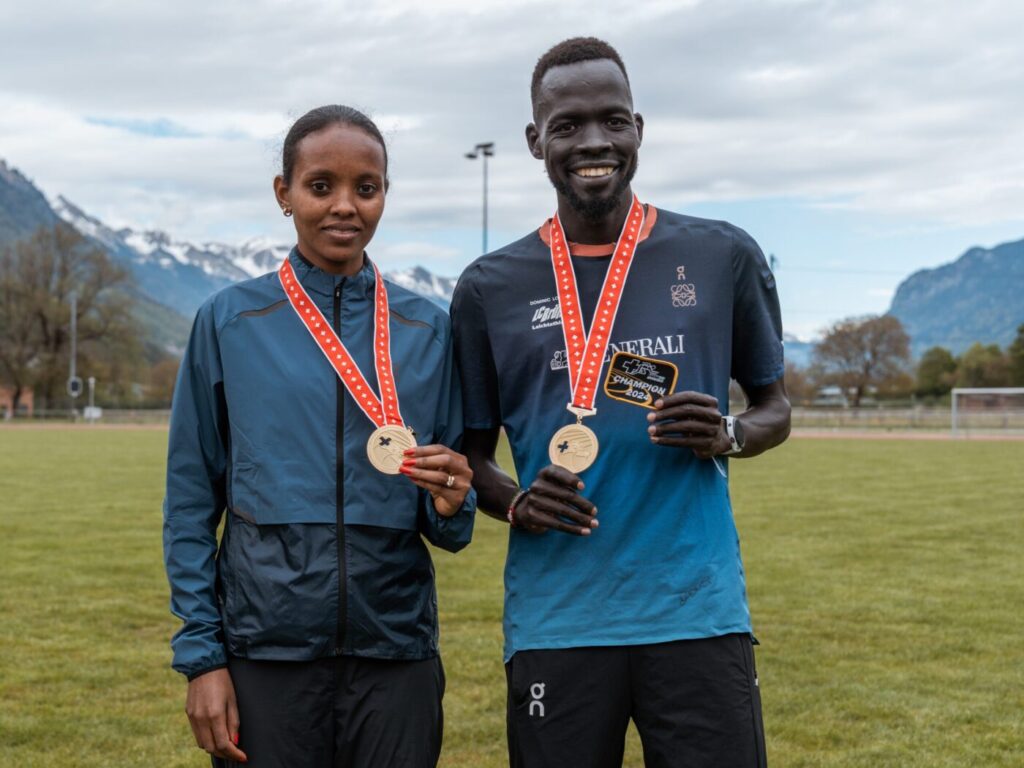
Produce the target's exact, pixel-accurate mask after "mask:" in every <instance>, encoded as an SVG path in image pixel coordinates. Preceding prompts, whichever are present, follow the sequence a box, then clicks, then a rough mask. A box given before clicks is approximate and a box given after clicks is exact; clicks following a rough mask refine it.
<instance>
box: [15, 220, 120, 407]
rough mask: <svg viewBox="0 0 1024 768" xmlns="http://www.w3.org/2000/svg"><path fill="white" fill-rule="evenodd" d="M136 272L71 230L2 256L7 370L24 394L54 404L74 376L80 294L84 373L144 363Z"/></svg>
mask: <svg viewBox="0 0 1024 768" xmlns="http://www.w3.org/2000/svg"><path fill="white" fill-rule="evenodd" d="M129 285H130V281H129V276H128V273H127V272H126V271H125V270H123V269H122V268H121V267H119V266H117V265H116V264H114V262H113V261H111V259H110V257H109V256H108V255H107V254H106V253H105V252H104V251H102V250H100V249H99V248H97V247H95V246H94V245H92V244H91V243H89V242H88V241H87V240H86V239H85V238H83V237H82V236H81V235H79V234H78V233H77V232H75V231H74V230H73V229H71V228H70V227H68V226H65V225H63V224H60V225H58V226H56V227H53V228H49V227H43V228H40V229H39V230H37V231H36V232H35V234H33V235H32V236H30V237H29V238H27V239H25V240H21V241H18V242H17V243H15V244H14V245H13V246H9V247H8V248H7V249H6V250H5V251H4V252H3V253H2V254H0V299H2V305H0V365H2V373H3V375H4V376H5V377H7V378H9V379H10V380H11V381H12V383H13V385H14V388H15V392H16V395H18V396H20V394H21V391H22V390H23V389H24V388H25V387H26V386H32V387H34V388H35V390H36V402H37V403H38V404H40V405H41V406H42V407H43V408H52V407H54V405H55V403H56V401H57V396H58V393H59V392H62V391H63V386H64V382H65V381H66V379H67V376H68V369H69V365H68V360H69V357H70V326H71V301H70V298H71V294H72V292H74V294H75V295H76V297H77V326H78V328H77V331H78V343H79V346H78V351H79V355H80V362H81V370H83V371H87V370H89V369H90V367H92V368H93V369H95V370H97V371H100V370H102V371H109V370H110V369H111V368H112V367H114V368H117V367H124V366H125V365H126V364H129V365H130V364H131V362H132V361H134V360H135V359H137V357H138V351H139V341H138V335H137V331H136V327H135V324H134V322H133V321H132V318H131V300H130V298H129V297H128V294H127V290H126V289H127V288H128V286H129Z"/></svg>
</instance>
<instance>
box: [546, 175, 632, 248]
mask: <svg viewBox="0 0 1024 768" xmlns="http://www.w3.org/2000/svg"><path fill="white" fill-rule="evenodd" d="M632 205H633V191H632V189H630V188H627V189H626V190H625V191H624V192H623V193H622V196H621V197H620V199H619V202H618V204H617V205H616V206H615V208H614V209H613V210H612V211H611V212H610V213H609V214H608V215H607V216H604V217H602V218H600V219H590V218H586V217H584V216H582V215H581V214H580V213H579V212H578V211H577V210H576V209H574V208H573V207H572V206H571V205H570V204H569V201H568V200H567V199H565V198H564V197H563V196H562V195H558V218H559V219H561V221H562V228H563V229H564V230H565V236H566V237H567V238H568V239H569V241H570V242H573V243H580V244H583V245H604V244H605V243H614V242H616V241H617V240H618V239H619V235H620V234H622V225H623V223H624V222H625V221H626V216H628V215H629V209H630V207H631V206H632Z"/></svg>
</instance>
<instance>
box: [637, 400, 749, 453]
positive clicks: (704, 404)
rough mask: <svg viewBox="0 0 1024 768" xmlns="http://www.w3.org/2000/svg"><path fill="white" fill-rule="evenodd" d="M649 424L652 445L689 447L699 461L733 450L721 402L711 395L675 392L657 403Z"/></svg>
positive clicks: (648, 419) (650, 414)
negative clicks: (723, 423)
mask: <svg viewBox="0 0 1024 768" xmlns="http://www.w3.org/2000/svg"><path fill="white" fill-rule="evenodd" d="M647 421H648V422H649V424H650V426H648V427H647V432H648V433H649V434H650V436H651V442H652V443H654V444H655V445H668V446H672V447H678V448H689V449H691V450H692V451H693V452H694V454H695V455H696V456H697V458H699V459H710V458H711V457H712V456H717V455H718V454H720V453H725V452H726V451H728V450H729V448H731V447H732V443H731V442H730V441H729V435H728V434H727V433H726V431H725V427H724V426H723V425H722V413H721V411H719V410H718V400H717V398H714V397H712V396H711V395H705V394H701V393H700V392H675V393H673V394H671V395H668V396H667V397H663V398H661V399H660V400H658V401H656V402H655V403H654V412H653V413H649V414H647Z"/></svg>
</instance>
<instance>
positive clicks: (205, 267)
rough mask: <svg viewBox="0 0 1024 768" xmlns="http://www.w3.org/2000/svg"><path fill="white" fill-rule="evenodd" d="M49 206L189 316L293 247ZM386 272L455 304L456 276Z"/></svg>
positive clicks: (57, 202)
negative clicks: (179, 232) (131, 223)
mask: <svg viewBox="0 0 1024 768" xmlns="http://www.w3.org/2000/svg"><path fill="white" fill-rule="evenodd" d="M50 205H51V207H52V208H53V210H54V212H55V213H56V214H57V215H58V216H59V217H60V218H61V219H62V220H63V221H65V222H67V223H68V224H70V225H71V226H72V227H74V228H75V229H76V230H78V231H79V232H81V233H82V234H83V235H85V236H87V237H89V238H91V239H92V240H93V241H95V242H97V243H99V244H100V245H102V246H103V247H104V248H105V249H106V250H107V251H109V252H110V253H111V255H113V256H114V257H115V258H116V259H117V260H118V261H119V262H121V263H122V264H125V265H126V266H128V267H129V268H130V269H131V271H132V273H133V274H134V275H135V278H136V280H137V281H138V282H139V284H140V285H141V287H142V288H143V290H144V291H146V293H148V294H149V295H151V296H153V297H154V298H156V299H157V300H159V301H162V302H164V303H166V304H168V305H170V306H172V307H173V308H174V309H177V310H178V311H179V312H181V313H182V314H184V315H185V316H187V317H191V316H192V315H193V314H194V313H195V311H196V309H197V308H198V307H199V305H200V304H201V303H202V302H203V300H204V299H205V298H206V297H207V296H209V295H210V294H212V293H213V292H215V291H217V290H220V289H221V288H223V287H224V286H225V285H228V284H230V283H234V282H238V281H239V280H245V279H247V278H250V277H256V276H257V275H262V274H265V273H267V272H271V271H273V270H275V269H277V267H278V265H279V264H280V263H281V260H282V259H283V258H284V257H285V256H287V255H288V252H289V251H290V250H291V247H290V246H288V245H283V244H281V243H274V242H272V241H270V240H268V239H266V238H252V239H250V240H246V241H245V242H243V243H241V244H240V245H228V244H226V243H215V242H210V243H202V244H195V243H190V242H187V241H184V240H176V239H175V238H173V237H172V236H171V235H169V234H167V233H166V232H161V231H159V230H145V231H137V230H134V229H130V228H124V229H117V230H115V229H112V228H111V227H108V226H106V225H105V224H103V222H101V221H100V220H99V219H97V218H95V217H93V216H90V215H89V214H88V213H86V212H85V211H83V210H82V209H81V208H79V207H78V206H76V205H75V204H74V203H72V202H71V201H69V200H68V199H67V198H65V197H63V196H58V197H57V198H55V199H54V200H52V201H51V202H50ZM384 276H385V277H386V278H388V279H389V280H391V281H392V282H393V283H396V284H398V285H401V286H402V287H404V288H407V289H409V290H410V291H413V292H415V293H419V294H421V295H423V296H425V297H427V298H429V299H431V300H432V301H435V302H437V303H438V304H440V305H442V306H445V307H447V306H448V305H449V304H450V303H451V299H452V291H453V290H454V289H455V279H454V278H447V277H438V276H437V275H435V274H433V273H431V272H430V271H429V270H427V269H424V268H423V267H412V268H411V269H404V270H398V271H394V272H385V273H384Z"/></svg>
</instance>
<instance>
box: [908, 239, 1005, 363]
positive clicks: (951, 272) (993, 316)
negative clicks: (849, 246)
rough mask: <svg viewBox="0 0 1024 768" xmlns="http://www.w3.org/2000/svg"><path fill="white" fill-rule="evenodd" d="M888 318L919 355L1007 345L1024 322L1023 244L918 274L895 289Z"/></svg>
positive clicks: (970, 254) (976, 252)
mask: <svg viewBox="0 0 1024 768" xmlns="http://www.w3.org/2000/svg"><path fill="white" fill-rule="evenodd" d="M889 314H891V315H895V316H896V317H898V318H899V319H900V322H902V323H903V326H904V327H905V328H906V330H907V333H908V334H910V338H911V345H912V347H913V352H914V354H915V355H920V354H921V353H922V352H924V351H925V350H926V349H928V348H929V347H933V346H936V345H939V346H943V347H947V348H948V349H950V350H951V351H952V352H953V353H954V354H959V353H960V352H963V351H964V350H965V349H966V348H967V347H969V346H970V345H971V344H973V343H974V342H976V341H980V342H982V343H983V344H998V345H999V346H1001V347H1005V346H1006V345H1007V344H1009V343H1010V342H1011V341H1013V338H1014V336H1015V335H1016V332H1017V327H1018V326H1019V325H1020V324H1021V323H1024V240H1018V241H1016V242H1012V243H1003V244H1002V245H998V246H996V247H995V248H972V249H970V250H969V251H967V252H966V253H965V254H964V255H963V256H961V257H960V258H959V259H957V260H956V261H954V262H952V263H951V264H945V265H943V266H941V267H936V268H935V269H925V270H921V271H920V272H915V273H914V274H912V275H911V276H910V277H908V278H907V279H906V280H904V281H903V282H902V283H900V286H899V287H898V288H897V289H896V295H895V296H894V297H893V301H892V306H891V307H890V308H889Z"/></svg>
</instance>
